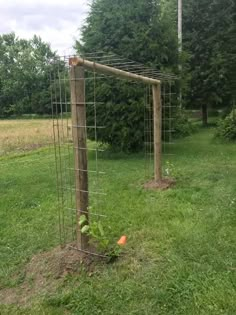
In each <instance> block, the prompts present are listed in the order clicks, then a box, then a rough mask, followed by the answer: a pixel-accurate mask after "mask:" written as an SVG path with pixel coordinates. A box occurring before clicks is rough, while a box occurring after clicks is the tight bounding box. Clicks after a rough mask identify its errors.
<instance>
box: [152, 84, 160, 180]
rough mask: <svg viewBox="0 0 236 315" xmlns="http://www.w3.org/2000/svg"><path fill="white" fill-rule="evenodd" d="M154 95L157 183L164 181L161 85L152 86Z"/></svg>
mask: <svg viewBox="0 0 236 315" xmlns="http://www.w3.org/2000/svg"><path fill="white" fill-rule="evenodd" d="M152 95H153V124H154V126H153V136H154V179H155V182H161V180H162V167H161V165H162V163H161V155H162V138H161V136H162V135H161V129H162V128H161V125H162V108H161V84H155V85H153V86H152Z"/></svg>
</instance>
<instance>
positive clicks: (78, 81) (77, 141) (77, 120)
mask: <svg viewBox="0 0 236 315" xmlns="http://www.w3.org/2000/svg"><path fill="white" fill-rule="evenodd" d="M70 89H71V116H72V117H71V118H72V137H73V144H74V166H75V188H76V194H75V196H76V210H77V220H78V223H77V242H78V246H79V248H80V249H82V250H86V249H88V236H87V235H85V234H82V233H81V228H80V226H79V218H80V216H81V215H82V214H84V215H85V216H86V217H87V219H89V217H88V161H87V139H86V106H85V81H84V68H83V67H80V66H72V67H71V69H70Z"/></svg>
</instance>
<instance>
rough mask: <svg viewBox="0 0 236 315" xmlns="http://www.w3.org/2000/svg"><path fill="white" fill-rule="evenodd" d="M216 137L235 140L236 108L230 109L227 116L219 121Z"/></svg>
mask: <svg viewBox="0 0 236 315" xmlns="http://www.w3.org/2000/svg"><path fill="white" fill-rule="evenodd" d="M216 137H218V138H221V139H225V140H229V141H236V110H232V111H231V113H230V114H229V115H228V116H226V117H225V118H224V119H221V120H220V121H219V123H218V126H217V130H216Z"/></svg>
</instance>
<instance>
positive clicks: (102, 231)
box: [98, 222, 105, 237]
mask: <svg viewBox="0 0 236 315" xmlns="http://www.w3.org/2000/svg"><path fill="white" fill-rule="evenodd" d="M98 230H99V232H100V234H101V236H102V237H103V236H104V235H105V233H104V230H103V227H102V224H101V222H98Z"/></svg>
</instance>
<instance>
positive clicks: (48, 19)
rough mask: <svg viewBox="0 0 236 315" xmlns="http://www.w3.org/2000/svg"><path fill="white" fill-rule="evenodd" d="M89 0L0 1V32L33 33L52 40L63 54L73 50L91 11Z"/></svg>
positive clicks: (24, 36)
mask: <svg viewBox="0 0 236 315" xmlns="http://www.w3.org/2000/svg"><path fill="white" fill-rule="evenodd" d="M88 3H89V1H88V0H0V34H3V33H9V32H12V31H13V32H15V33H16V34H17V35H18V36H19V37H22V38H27V39H28V38H31V37H32V36H33V35H34V34H36V35H39V36H41V37H42V39H43V41H46V42H49V43H50V44H51V47H52V49H53V50H57V51H58V53H59V54H60V55H67V54H70V53H71V52H73V49H72V46H73V44H74V38H78V37H79V36H80V31H79V29H80V28H81V26H82V24H83V21H84V20H85V18H86V15H87V12H88V9H89V8H88Z"/></svg>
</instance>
